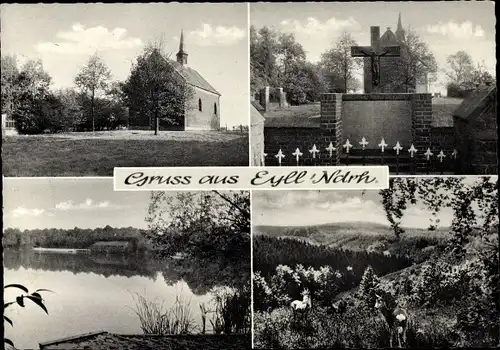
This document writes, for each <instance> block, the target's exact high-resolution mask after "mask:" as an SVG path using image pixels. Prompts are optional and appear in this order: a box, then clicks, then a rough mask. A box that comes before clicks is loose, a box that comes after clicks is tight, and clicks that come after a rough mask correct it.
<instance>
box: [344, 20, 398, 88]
mask: <svg viewBox="0 0 500 350" xmlns="http://www.w3.org/2000/svg"><path fill="white" fill-rule="evenodd" d="M370 34H371V42H372V43H371V46H351V56H352V57H369V58H370V63H371V73H372V74H371V75H372V81H371V89H369V90H368V89H367V88H366V87H365V92H366V91H369V92H381V91H380V88H379V84H380V57H383V56H387V57H399V56H401V47H400V46H383V47H381V46H380V27H370Z"/></svg>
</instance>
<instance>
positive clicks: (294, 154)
mask: <svg viewBox="0 0 500 350" xmlns="http://www.w3.org/2000/svg"><path fill="white" fill-rule="evenodd" d="M302 155H303V153H302V152H301V151H300V149H299V148H298V147H297V149H296V150H295V152H294V153H292V156H295V160H296V161H297V164H299V159H300V157H301V156H302Z"/></svg>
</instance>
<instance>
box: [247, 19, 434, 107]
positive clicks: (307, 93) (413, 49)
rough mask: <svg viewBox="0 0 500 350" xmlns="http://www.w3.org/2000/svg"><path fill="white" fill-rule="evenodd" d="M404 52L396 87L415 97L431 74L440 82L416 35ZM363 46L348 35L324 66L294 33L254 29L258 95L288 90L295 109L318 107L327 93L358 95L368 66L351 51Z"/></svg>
mask: <svg viewBox="0 0 500 350" xmlns="http://www.w3.org/2000/svg"><path fill="white" fill-rule="evenodd" d="M406 33H407V34H406V37H405V39H404V42H403V43H402V51H403V52H404V53H405V54H404V55H401V59H400V60H399V61H398V67H395V68H394V69H395V71H394V75H395V80H396V82H395V83H396V85H401V87H402V88H403V89H404V90H406V91H407V92H410V90H411V89H412V87H414V86H415V84H416V82H417V80H418V78H419V77H420V76H421V75H422V74H423V73H424V72H427V73H428V74H429V75H430V76H429V80H435V73H436V72H437V69H438V68H437V64H436V60H435V58H434V55H433V53H432V52H431V51H430V50H429V47H428V45H427V43H425V42H424V41H422V40H421V39H420V37H419V36H418V35H417V34H416V32H415V31H413V30H411V29H410V28H408V29H407V31H406ZM356 45H358V44H357V42H356V41H355V40H354V39H353V37H352V35H351V33H349V32H347V31H343V32H341V33H339V35H338V36H337V37H336V38H335V39H334V41H333V43H332V44H331V46H330V47H327V48H326V49H325V51H324V52H323V53H322V54H321V57H320V59H319V61H318V62H316V63H312V62H310V61H308V60H307V59H306V52H305V50H304V48H303V47H302V45H301V44H300V43H298V42H297V41H296V39H295V36H294V34H293V33H285V32H281V31H279V30H277V29H275V28H270V27H262V28H259V29H257V28H255V27H253V26H252V27H251V28H250V79H251V91H252V94H255V93H256V92H258V91H259V89H260V88H262V87H264V86H272V87H282V88H283V89H284V91H285V92H286V93H287V98H288V99H289V102H290V103H292V104H301V103H306V102H308V101H317V100H318V99H319V96H320V94H321V93H325V92H337V93H346V92H349V91H356V90H358V89H359V88H360V87H361V86H362V85H361V81H360V80H361V79H362V75H360V74H359V73H360V71H361V69H362V67H363V61H362V59H360V58H354V57H352V56H351V47H352V46H356Z"/></svg>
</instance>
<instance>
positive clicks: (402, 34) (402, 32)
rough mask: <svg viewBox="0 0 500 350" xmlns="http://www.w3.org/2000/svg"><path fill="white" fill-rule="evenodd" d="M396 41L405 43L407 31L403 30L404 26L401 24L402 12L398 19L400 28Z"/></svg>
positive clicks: (397, 31) (397, 30)
mask: <svg viewBox="0 0 500 350" xmlns="http://www.w3.org/2000/svg"><path fill="white" fill-rule="evenodd" d="M396 39H397V40H398V41H399V42H403V41H405V30H404V29H403V25H402V24H401V12H400V13H399V17H398V28H397V29H396Z"/></svg>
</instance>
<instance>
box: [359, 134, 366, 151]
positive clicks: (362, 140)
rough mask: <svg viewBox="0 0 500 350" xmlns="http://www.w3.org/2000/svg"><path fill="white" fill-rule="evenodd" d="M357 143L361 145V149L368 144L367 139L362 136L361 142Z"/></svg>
mask: <svg viewBox="0 0 500 350" xmlns="http://www.w3.org/2000/svg"><path fill="white" fill-rule="evenodd" d="M359 144H360V145H361V149H362V150H363V151H364V150H365V147H366V145H367V144H368V141H366V139H365V137H364V136H363V138H362V139H361V142H360V143H359Z"/></svg>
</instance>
